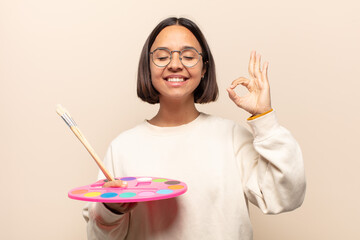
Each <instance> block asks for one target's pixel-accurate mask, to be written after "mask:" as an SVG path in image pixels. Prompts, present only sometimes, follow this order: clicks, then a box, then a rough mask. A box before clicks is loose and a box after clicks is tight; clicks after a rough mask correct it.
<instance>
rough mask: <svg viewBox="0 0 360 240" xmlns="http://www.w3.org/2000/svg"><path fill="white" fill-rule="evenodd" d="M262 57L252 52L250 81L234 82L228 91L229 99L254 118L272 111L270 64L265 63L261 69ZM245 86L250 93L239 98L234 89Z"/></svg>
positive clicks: (241, 78) (245, 79) (242, 79)
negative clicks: (269, 78)
mask: <svg viewBox="0 0 360 240" xmlns="http://www.w3.org/2000/svg"><path fill="white" fill-rule="evenodd" d="M260 64H261V55H260V54H256V52H255V51H252V52H251V55H250V62H249V74H250V79H247V78H244V77H240V78H238V79H236V80H234V81H233V82H232V84H231V86H230V87H229V88H228V89H226V90H227V91H228V93H229V97H230V99H231V100H233V101H234V103H235V104H236V105H237V106H239V107H240V108H242V109H244V110H245V111H247V112H249V113H251V114H252V115H253V116H254V115H258V114H261V113H265V112H267V111H269V110H271V99H270V85H269V81H268V78H267V70H268V65H269V63H268V62H265V63H264V65H263V67H262V69H261V66H260ZM239 84H241V85H243V86H245V87H246V88H247V89H248V91H249V93H248V94H246V95H245V96H239V95H237V94H236V93H235V91H234V89H235V88H236V86H237V85H239Z"/></svg>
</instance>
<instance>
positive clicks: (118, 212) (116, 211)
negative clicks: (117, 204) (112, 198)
mask: <svg viewBox="0 0 360 240" xmlns="http://www.w3.org/2000/svg"><path fill="white" fill-rule="evenodd" d="M103 204H104V206H105V207H106V209H107V210H109V211H110V212H112V213H114V214H117V215H122V214H124V213H123V212H120V211H118V210H116V209H114V208H111V207H110V206H109V205H108V204H106V203H103Z"/></svg>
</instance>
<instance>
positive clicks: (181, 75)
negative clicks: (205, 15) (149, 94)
mask: <svg viewBox="0 0 360 240" xmlns="http://www.w3.org/2000/svg"><path fill="white" fill-rule="evenodd" d="M159 47H162V48H167V49H168V50H170V51H174V50H176V51H181V50H183V49H184V48H186V47H193V48H195V49H196V50H197V51H198V52H199V53H201V52H202V49H201V47H200V44H199V42H198V41H197V39H196V38H195V36H194V35H193V34H192V33H191V32H190V30H188V29H187V28H185V27H183V26H177V25H173V26H169V27H166V28H164V29H163V30H162V31H161V32H160V33H159V35H158V36H157V37H156V39H155V41H154V43H153V45H152V46H151V49H150V51H154V50H155V49H157V48H159ZM150 72H151V81H152V84H153V86H154V87H155V89H156V90H157V91H158V92H159V93H160V96H159V97H160V102H161V101H162V100H165V99H173V100H189V99H192V101H193V98H194V96H193V92H194V90H195V89H196V88H197V86H198V85H199V83H200V81H201V77H202V76H203V75H204V74H205V69H204V67H203V61H202V58H200V61H199V62H198V63H197V64H196V65H195V66H193V67H185V66H184V65H183V64H182V63H181V61H180V59H179V53H178V52H174V53H173V54H172V60H171V62H170V63H169V64H168V65H167V66H166V67H158V66H156V65H155V64H154V63H153V62H152V61H150Z"/></svg>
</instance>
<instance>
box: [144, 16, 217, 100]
mask: <svg viewBox="0 0 360 240" xmlns="http://www.w3.org/2000/svg"><path fill="white" fill-rule="evenodd" d="M173 25H179V26H183V27H186V28H187V29H188V30H190V31H191V32H192V34H194V36H195V37H196V39H197V40H198V42H199V43H200V46H201V49H202V53H203V57H202V61H203V64H204V68H206V72H205V75H204V78H203V79H201V81H200V84H199V86H198V87H197V88H196V89H195V91H194V102H195V103H209V102H212V101H215V100H216V99H217V97H218V93H219V90H218V86H217V83H216V73H215V62H214V59H213V56H212V54H211V51H210V48H209V45H208V44H207V42H206V39H205V37H204V35H203V34H202V32H201V31H200V29H199V27H198V26H197V25H196V24H195V23H194V22H192V21H191V20H189V19H186V18H175V17H171V18H167V19H165V20H163V21H161V22H160V23H159V24H158V25H157V26H156V27H155V28H154V30H153V31H152V32H151V33H150V35H149V37H148V38H147V40H146V42H145V44H144V47H143V49H142V52H141V56H140V61H139V67H138V76H137V95H138V97H139V98H141V100H143V101H145V102H148V103H151V104H155V103H159V92H158V91H157V90H156V89H155V88H154V86H153V85H152V83H151V73H150V54H149V52H150V48H151V46H152V45H153V43H154V41H155V39H156V37H157V36H158V34H159V33H160V32H161V30H163V29H164V28H166V27H168V26H173Z"/></svg>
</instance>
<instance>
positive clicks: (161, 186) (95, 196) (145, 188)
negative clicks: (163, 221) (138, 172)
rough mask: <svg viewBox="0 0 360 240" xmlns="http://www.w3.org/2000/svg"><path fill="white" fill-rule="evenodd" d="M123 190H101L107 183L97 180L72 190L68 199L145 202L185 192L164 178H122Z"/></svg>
mask: <svg viewBox="0 0 360 240" xmlns="http://www.w3.org/2000/svg"><path fill="white" fill-rule="evenodd" d="M118 179H119V180H122V181H126V182H127V183H128V186H127V187H125V188H120V187H119V188H118V187H111V188H103V187H102V186H103V185H104V183H105V182H106V181H107V180H106V179H105V180H99V181H97V182H96V183H94V184H91V185H86V186H82V187H78V188H74V189H72V190H71V191H69V194H68V196H69V198H72V199H76V200H82V201H89V202H108V203H115V202H118V203H120V202H145V201H154V200H160V199H167V198H173V197H176V196H179V195H181V194H183V193H185V192H186V191H187V186H186V184H185V183H183V182H180V181H177V180H173V179H166V178H154V177H123V178H118Z"/></svg>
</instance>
